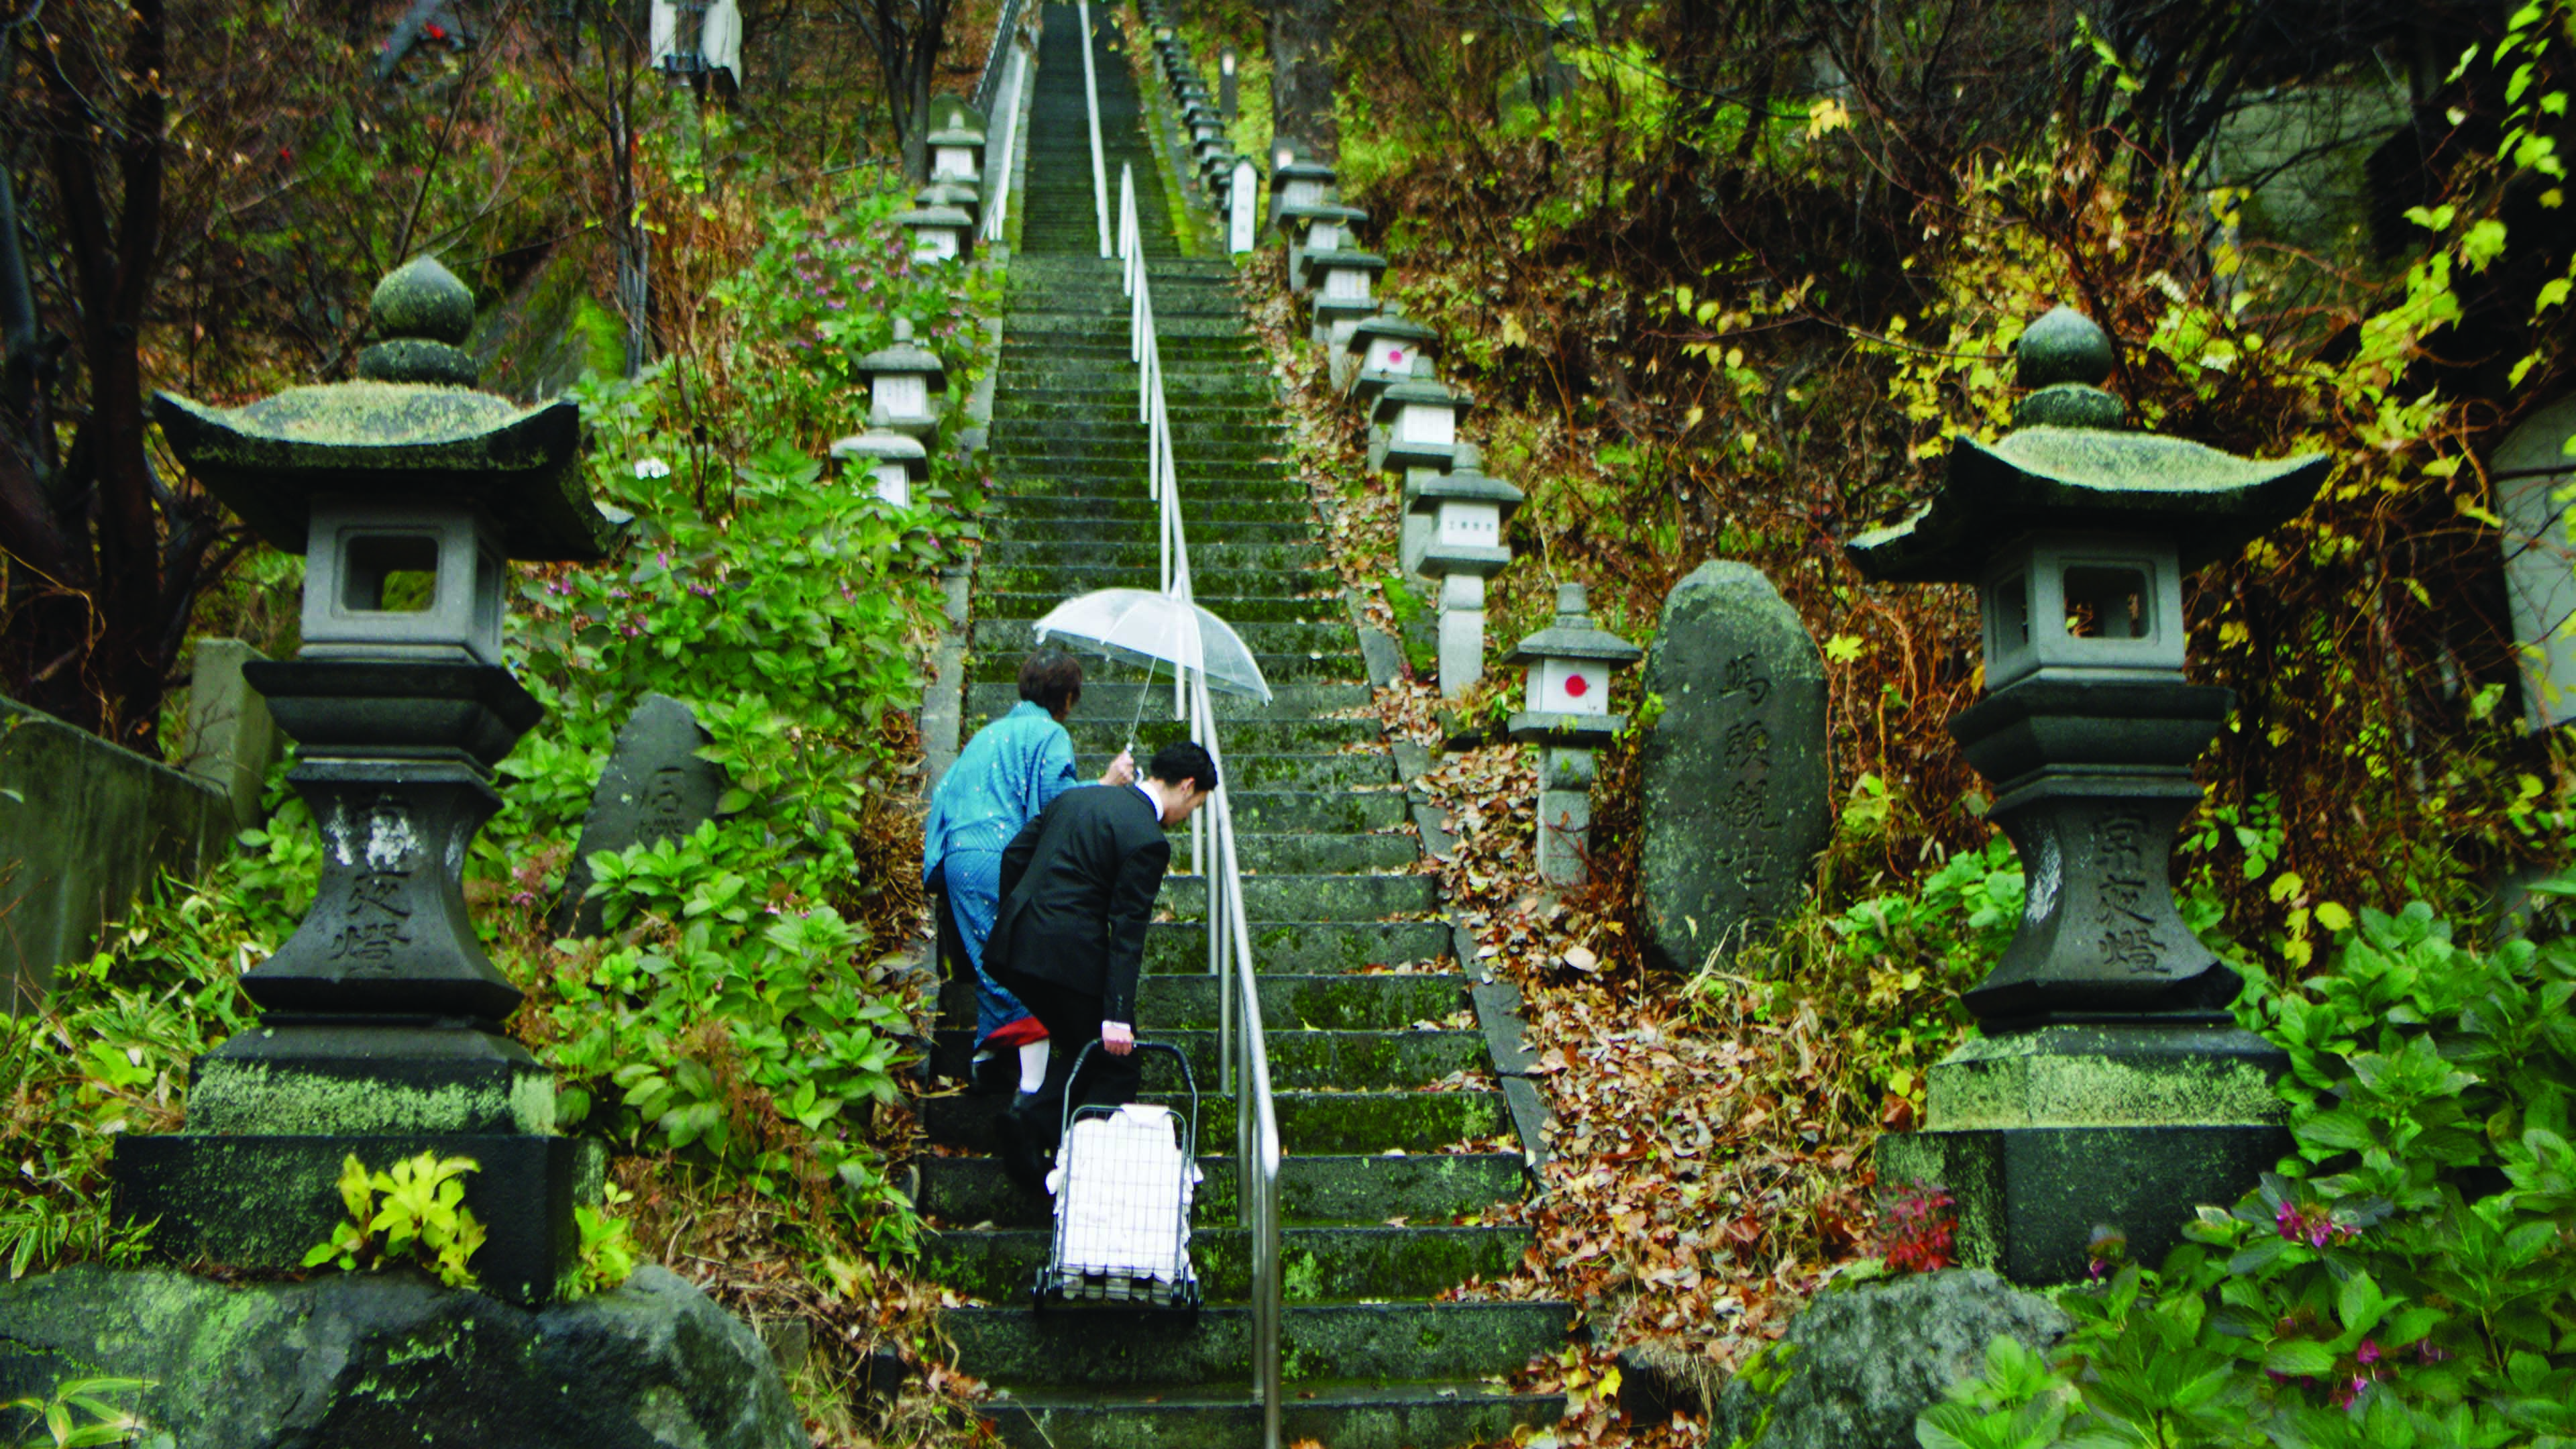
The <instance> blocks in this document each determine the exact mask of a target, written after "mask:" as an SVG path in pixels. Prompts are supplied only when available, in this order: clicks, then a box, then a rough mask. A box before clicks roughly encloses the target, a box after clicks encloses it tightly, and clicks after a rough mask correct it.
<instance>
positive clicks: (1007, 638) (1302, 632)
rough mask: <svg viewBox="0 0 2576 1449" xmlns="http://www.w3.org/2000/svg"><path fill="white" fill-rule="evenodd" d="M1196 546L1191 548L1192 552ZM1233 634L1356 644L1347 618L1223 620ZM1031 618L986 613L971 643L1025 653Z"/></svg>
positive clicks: (1278, 646) (1299, 648)
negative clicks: (1327, 620)
mask: <svg viewBox="0 0 2576 1449" xmlns="http://www.w3.org/2000/svg"><path fill="white" fill-rule="evenodd" d="M1197 552H1198V550H1196V549H1192V550H1191V553H1192V554H1193V556H1195V555H1196V553H1197ZM1226 622H1227V623H1229V624H1232V625H1233V626H1234V632H1235V634H1236V635H1237V636H1238V637H1239V638H1241V639H1242V640H1243V642H1244V643H1246V644H1249V645H1251V646H1252V648H1253V651H1254V652H1255V653H1258V654H1320V653H1328V652H1329V653H1341V652H1343V651H1346V650H1354V649H1356V648H1357V647H1358V645H1359V640H1358V637H1357V636H1356V635H1354V634H1353V633H1352V632H1351V626H1350V624H1349V623H1348V622H1347V621H1344V622H1337V623H1324V624H1257V623H1252V622H1250V621H1244V622H1240V623H1238V622H1236V621H1234V620H1231V619H1229V620H1227V621H1226ZM1030 628H1031V622H1030V621H1028V620H1024V619H1007V618H999V617H995V616H992V615H989V614H985V615H981V616H979V617H978V618H977V619H976V621H975V630H974V636H973V647H974V648H975V650H976V651H977V652H978V653H982V652H986V651H1016V652H1018V653H1022V654H1025V653H1027V652H1028V651H1029V650H1030V649H1031V648H1033V647H1035V644H1034V641H1033V639H1032V638H1031V635H1030Z"/></svg>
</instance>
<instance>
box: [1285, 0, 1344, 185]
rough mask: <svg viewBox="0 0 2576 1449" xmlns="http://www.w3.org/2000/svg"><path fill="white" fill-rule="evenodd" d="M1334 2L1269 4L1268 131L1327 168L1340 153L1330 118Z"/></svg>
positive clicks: (1337, 133)
mask: <svg viewBox="0 0 2576 1449" xmlns="http://www.w3.org/2000/svg"><path fill="white" fill-rule="evenodd" d="M1334 20H1335V0H1271V3H1270V130H1271V134H1272V135H1273V136H1274V137H1277V138H1280V139H1284V140H1294V141H1295V142H1296V143H1297V145H1298V148H1299V151H1300V153H1301V154H1303V155H1305V156H1307V157H1310V158H1312V159H1314V160H1317V161H1320V162H1323V163H1324V164H1325V165H1328V166H1329V165H1331V164H1332V163H1333V162H1334V161H1335V160H1336V159H1338V158H1339V157H1340V155H1341V153H1342V133H1341V127H1340V124H1339V123H1338V121H1337V120H1336V118H1335V117H1334V114H1333V80H1334V66H1333V26H1334Z"/></svg>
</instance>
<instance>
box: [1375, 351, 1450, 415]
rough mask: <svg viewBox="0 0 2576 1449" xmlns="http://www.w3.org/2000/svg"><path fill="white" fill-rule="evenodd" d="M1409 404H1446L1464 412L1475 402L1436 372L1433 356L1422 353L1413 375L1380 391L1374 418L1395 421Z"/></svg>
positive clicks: (1433, 405)
mask: <svg viewBox="0 0 2576 1449" xmlns="http://www.w3.org/2000/svg"><path fill="white" fill-rule="evenodd" d="M1408 404H1409V405H1411V406H1414V407H1432V408H1441V407H1445V408H1449V409H1452V410H1454V411H1457V412H1462V413H1463V412H1465V411H1467V409H1468V408H1469V407H1471V406H1473V404H1472V403H1471V402H1470V401H1469V400H1468V397H1467V394H1465V393H1464V392H1461V391H1459V390H1457V389H1456V388H1453V387H1450V386H1449V385H1448V384H1447V383H1444V382H1442V381H1441V380H1440V379H1439V377H1438V376H1436V375H1435V374H1434V372H1433V370H1432V366H1431V359H1430V358H1428V357H1422V356H1419V355H1417V356H1416V357H1415V358H1414V359H1413V373H1412V375H1411V376H1409V377H1407V378H1405V380H1404V381H1402V382H1399V383H1395V384H1392V385H1391V386H1389V387H1388V388H1387V390H1386V391H1384V392H1382V393H1379V394H1378V395H1377V405H1376V406H1375V408H1373V409H1372V410H1371V417H1372V420H1373V421H1376V422H1381V423H1384V422H1393V421H1394V420H1395V419H1396V418H1397V417H1399V416H1401V415H1402V414H1403V412H1404V409H1405V407H1406V406H1407V405H1408Z"/></svg>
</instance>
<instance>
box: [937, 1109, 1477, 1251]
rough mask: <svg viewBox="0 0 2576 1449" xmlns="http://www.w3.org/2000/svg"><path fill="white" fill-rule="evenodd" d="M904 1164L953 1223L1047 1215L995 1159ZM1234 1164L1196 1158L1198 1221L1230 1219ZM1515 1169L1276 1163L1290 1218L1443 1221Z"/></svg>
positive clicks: (1456, 1162) (1418, 1161)
mask: <svg viewBox="0 0 2576 1449" xmlns="http://www.w3.org/2000/svg"><path fill="white" fill-rule="evenodd" d="M1219 1105H1220V1109H1222V1110H1230V1109H1228V1108H1225V1106H1224V1104H1222V1103H1220V1104H1219ZM913 1165H914V1166H916V1167H918V1168H919V1169H920V1170H921V1196H920V1200H919V1201H918V1202H916V1203H915V1204H914V1206H915V1207H917V1208H918V1209H919V1210H920V1211H921V1213H922V1214H923V1215H924V1216H925V1217H929V1218H932V1219H934V1220H936V1221H938V1222H940V1223H944V1224H947V1225H949V1226H952V1227H976V1226H985V1225H990V1226H993V1227H1002V1228H1037V1227H1044V1226H1045V1225H1046V1224H1047V1223H1048V1222H1049V1221H1050V1215H1051V1213H1052V1205H1051V1200H1050V1199H1047V1198H1044V1197H1039V1196H1036V1195H1033V1194H1030V1193H1027V1192H1023V1191H1021V1190H1020V1188H1019V1187H1018V1185H1017V1184H1015V1183H1013V1182H1012V1181H1011V1180H1010V1178H1009V1177H1008V1176H1007V1175H1005V1174H1004V1173H1003V1171H1002V1164H1001V1163H1000V1161H999V1160H997V1159H995V1158H991V1157H923V1158H918V1159H916V1160H915V1162H914V1164H913ZM1236 1168H1237V1164H1236V1162H1235V1159H1233V1158H1232V1157H1217V1156H1210V1155H1206V1154H1202V1155H1201V1156H1200V1158H1199V1173H1200V1176H1201V1180H1200V1182H1199V1190H1198V1201H1197V1202H1196V1203H1195V1204H1193V1205H1192V1206H1193V1213H1194V1217H1195V1219H1196V1220H1197V1221H1199V1222H1203V1223H1209V1224H1219V1225H1221V1224H1225V1223H1230V1222H1232V1221H1234V1217H1235V1213H1236V1210H1237V1198H1236V1196H1235V1182H1236ZM1524 1170H1525V1169H1524V1164H1523V1163H1522V1161H1521V1156H1520V1154H1519V1153H1517V1152H1424V1153H1411V1154H1407V1153H1401V1152H1399V1153H1394V1154H1386V1153H1380V1154H1377V1155H1375V1156H1349V1155H1343V1156H1322V1155H1316V1154H1308V1155H1302V1156H1296V1157H1288V1158H1283V1159H1281V1161H1280V1164H1279V1213H1280V1216H1281V1217H1282V1218H1283V1219H1284V1220H1286V1221H1287V1222H1291V1223H1383V1222H1385V1221H1386V1220H1387V1219H1388V1218H1405V1219H1407V1220H1412V1221H1419V1222H1424V1223H1445V1222H1448V1221H1450V1220H1451V1219H1453V1218H1462V1217H1474V1216H1476V1215H1477V1214H1479V1213H1481V1212H1483V1211H1484V1210H1485V1208H1486V1207H1488V1206H1489V1205H1491V1204H1493V1203H1497V1202H1503V1201H1507V1200H1509V1199H1511V1198H1514V1197H1517V1196H1519V1194H1520V1191H1521V1186H1522V1183H1523V1181H1524V1177H1523V1173H1524Z"/></svg>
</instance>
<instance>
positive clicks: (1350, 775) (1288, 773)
mask: <svg viewBox="0 0 2576 1449" xmlns="http://www.w3.org/2000/svg"><path fill="white" fill-rule="evenodd" d="M1219 728H1220V729H1222V728H1223V727H1222V726H1220V727H1219ZM1217 742H1218V743H1219V744H1220V745H1223V746H1224V747H1225V749H1226V757H1225V778H1226V783H1227V784H1228V785H1229V786H1235V787H1240V788H1241V789H1243V790H1246V791H1252V790H1312V791H1317V792H1324V791H1331V790H1347V789H1351V788H1353V787H1356V786H1362V785H1385V784H1390V783H1392V782H1393V781H1394V779H1395V757H1394V756H1393V755H1390V754H1388V753H1386V752H1384V751H1383V750H1381V751H1378V752H1375V753H1348V754H1331V755H1325V754H1309V755H1292V754H1276V753H1272V752H1269V751H1250V750H1237V749H1236V748H1235V747H1234V746H1233V745H1231V744H1229V743H1228V742H1227V740H1226V737H1225V736H1224V735H1223V734H1219V735H1218V737H1217ZM1139 754H1140V756H1142V755H1143V752H1142V751H1140V752H1139ZM1150 758H1151V757H1150V756H1144V757H1142V758H1139V759H1138V761H1137V765H1138V767H1139V768H1142V767H1143V766H1144V765H1145V763H1146V762H1147V760H1148V759H1150ZM1109 760H1110V752H1109V751H1107V750H1105V749H1104V750H1101V751H1098V752H1096V753H1086V754H1083V755H1081V756H1079V757H1078V758H1077V761H1076V763H1075V766H1074V769H1075V771H1076V773H1077V774H1079V775H1080V776H1081V778H1083V779H1086V780H1097V779H1099V778H1100V776H1101V772H1102V771H1105V770H1107V769H1108V768H1109ZM1263 838H1264V839H1291V840H1302V839H1307V838H1310V837H1308V836H1305V835H1302V834H1300V835H1293V836H1275V835H1273V836H1264V837H1263ZM1326 838H1328V839H1360V840H1365V839H1367V838H1368V837H1366V836H1348V837H1343V836H1331V837H1326ZM1389 838H1390V839H1394V840H1400V841H1403V842H1404V843H1405V844H1407V845H1410V844H1412V839H1411V837H1409V836H1391V837H1389ZM1238 863H1239V864H1241V865H1242V867H1243V869H1244V871H1245V873H1246V874H1257V873H1260V870H1261V868H1260V867H1258V866H1256V865H1254V864H1253V863H1252V857H1251V854H1250V852H1249V851H1245V852H1243V853H1242V856H1241V859H1240V861H1239V862H1238ZM1411 863H1412V862H1411V861H1409V860H1404V861H1397V862H1395V864H1396V865H1397V866H1403V865H1409V864H1411ZM1284 868H1285V867H1284V866H1281V867H1273V869H1274V870H1278V869H1284ZM1331 869H1333V870H1366V869H1368V867H1367V866H1364V865H1359V864H1352V865H1348V866H1334V867H1332V868H1331Z"/></svg>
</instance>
